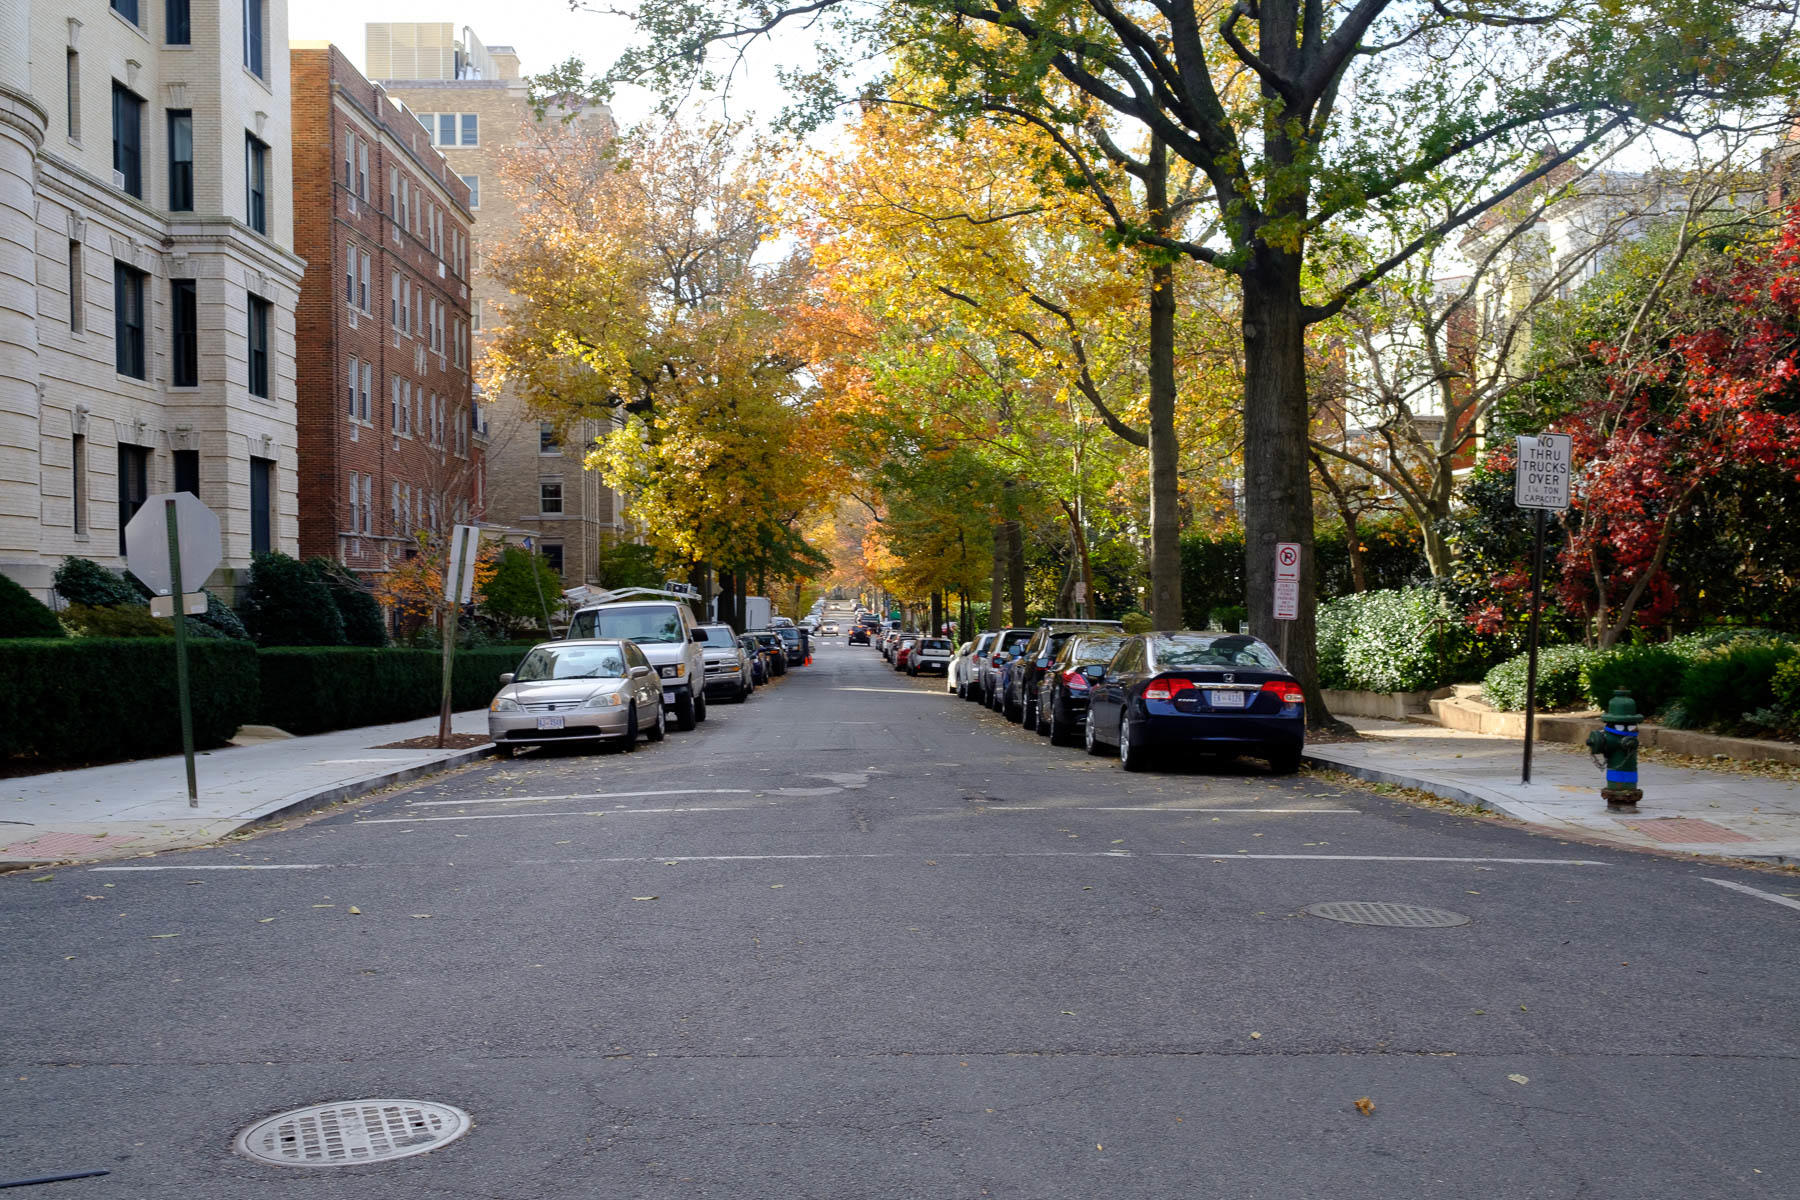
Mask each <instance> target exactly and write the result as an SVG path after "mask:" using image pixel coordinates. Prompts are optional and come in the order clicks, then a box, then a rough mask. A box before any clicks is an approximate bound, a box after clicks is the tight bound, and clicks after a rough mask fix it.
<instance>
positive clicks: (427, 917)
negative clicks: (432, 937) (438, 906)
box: [413, 913, 431, 921]
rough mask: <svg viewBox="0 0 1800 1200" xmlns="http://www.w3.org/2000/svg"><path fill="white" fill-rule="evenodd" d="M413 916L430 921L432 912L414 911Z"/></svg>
mask: <svg viewBox="0 0 1800 1200" xmlns="http://www.w3.org/2000/svg"><path fill="white" fill-rule="evenodd" d="M413 916H415V917H417V918H419V919H421V920H425V921H429V920H431V914H430V913H414V914H413Z"/></svg>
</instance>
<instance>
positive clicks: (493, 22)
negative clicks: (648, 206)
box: [0, 0, 806, 124]
mask: <svg viewBox="0 0 1800 1200" xmlns="http://www.w3.org/2000/svg"><path fill="white" fill-rule="evenodd" d="M0 2H4V0H0ZM369 21H448V22H450V23H451V24H452V25H454V26H455V27H456V31H457V35H458V36H459V37H460V36H461V34H462V29H463V27H464V26H467V27H468V28H470V29H472V30H473V31H474V33H475V36H476V37H478V38H480V39H481V41H482V42H483V44H485V45H489V46H495V45H499V46H511V47H512V48H513V49H514V50H515V51H517V52H518V55H519V62H520V69H521V70H522V71H523V72H524V73H525V74H527V75H530V74H535V73H538V72H541V71H546V70H548V69H550V68H551V67H553V66H555V65H556V64H558V63H560V62H562V61H563V60H565V59H568V58H570V57H578V58H581V59H582V60H583V61H585V62H586V63H587V65H588V67H589V68H590V69H592V70H595V71H597V70H599V69H600V68H602V67H605V66H606V65H608V64H609V63H611V62H612V59H613V57H614V56H615V55H616V54H617V52H618V50H619V48H620V47H622V46H623V45H625V43H626V42H627V41H628V40H629V39H630V37H631V24H630V22H629V21H627V20H626V19H624V18H622V17H615V16H606V15H602V14H600V13H596V12H587V11H581V12H571V11H569V4H568V0H450V2H448V3H445V2H433V0H293V2H292V3H290V4H289V5H288V37H289V38H290V39H291V40H293V41H296V42H311V41H327V42H335V43H336V44H337V46H338V48H339V49H340V50H342V51H343V52H344V53H345V54H346V55H348V56H349V58H350V61H351V62H353V63H355V64H356V66H357V68H358V69H359V70H361V69H363V68H364V62H363V26H364V24H365V23H366V22H369ZM805 44H806V37H805V35H804V34H798V35H788V36H784V37H783V38H782V39H781V41H780V42H778V43H776V45H775V47H774V48H773V50H772V51H771V50H769V49H764V50H763V51H762V52H759V53H758V54H757V55H755V57H754V59H753V60H752V61H753V67H752V70H751V71H750V73H749V74H748V76H747V77H746V78H745V79H744V80H743V85H742V86H741V87H734V97H733V102H732V115H733V116H735V117H738V118H742V117H745V116H746V115H750V114H754V116H755V117H756V118H758V119H759V120H770V119H773V118H774V117H775V116H776V114H777V112H778V111H779V110H780V108H781V107H782V105H783V104H784V102H785V101H784V97H783V94H782V91H781V89H780V86H779V84H778V83H777V81H776V79H775V74H774V70H773V67H774V65H775V63H776V62H777V61H786V59H787V58H788V57H789V56H790V55H798V56H799V57H804V46H805ZM653 102H654V98H653V97H651V96H649V95H647V94H645V93H643V92H641V91H638V92H633V93H622V94H621V95H620V96H619V97H618V98H617V99H616V101H615V102H614V104H613V111H614V115H615V116H616V117H617V118H618V119H619V120H620V121H621V122H623V123H626V124H630V123H632V122H634V121H637V120H639V119H641V118H643V117H644V116H646V115H648V113H649V111H650V107H651V105H652V103H653Z"/></svg>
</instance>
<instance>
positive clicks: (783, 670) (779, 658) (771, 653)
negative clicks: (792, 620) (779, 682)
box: [746, 629, 788, 677]
mask: <svg viewBox="0 0 1800 1200" xmlns="http://www.w3.org/2000/svg"><path fill="white" fill-rule="evenodd" d="M746 636H749V637H753V638H755V639H756V644H757V645H758V646H760V647H762V652H763V663H764V664H765V666H766V668H767V670H768V673H769V675H770V676H771V677H773V676H776V675H786V674H787V659H788V655H787V643H785V642H783V641H782V640H781V637H780V635H779V634H777V633H776V632H775V631H774V630H773V629H757V630H753V631H751V632H750V633H749V634H748V635H746Z"/></svg>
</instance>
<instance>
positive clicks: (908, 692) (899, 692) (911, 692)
mask: <svg viewBox="0 0 1800 1200" xmlns="http://www.w3.org/2000/svg"><path fill="white" fill-rule="evenodd" d="M831 690H832V691H834V692H880V693H881V694H882V695H884V696H948V695H949V694H950V693H949V692H926V691H920V690H919V689H918V688H870V687H835V688H832V689H831Z"/></svg>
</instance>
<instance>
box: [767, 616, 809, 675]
mask: <svg viewBox="0 0 1800 1200" xmlns="http://www.w3.org/2000/svg"><path fill="white" fill-rule="evenodd" d="M770 632H772V633H773V634H774V635H775V636H776V637H778V638H780V639H781V647H782V649H783V650H785V651H786V652H787V665H788V666H790V667H797V666H799V665H800V664H802V663H804V662H805V661H806V649H805V645H806V644H805V643H804V642H802V641H801V640H800V631H799V630H798V629H796V628H794V627H793V626H792V625H778V626H776V627H775V628H774V629H773V630H771V631H770Z"/></svg>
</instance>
